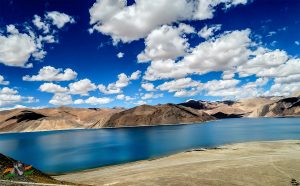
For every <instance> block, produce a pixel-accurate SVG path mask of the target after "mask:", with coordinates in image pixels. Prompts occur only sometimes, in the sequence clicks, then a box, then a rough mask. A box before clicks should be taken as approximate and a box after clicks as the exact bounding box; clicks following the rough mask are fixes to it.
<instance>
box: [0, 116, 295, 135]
mask: <svg viewBox="0 0 300 186" xmlns="http://www.w3.org/2000/svg"><path fill="white" fill-rule="evenodd" d="M263 118H266V119H271V118H274V119H275V118H300V116H275V117H241V118H223V119H216V120H209V121H203V122H190V123H175V124H158V125H139V126H120V127H102V128H70V129H56V130H36V131H21V132H0V135H1V134H19V133H35V132H62V131H66V132H68V131H77V130H99V129H124V128H125V129H126V128H142V127H159V126H180V125H197V124H203V123H208V122H216V121H221V120H227V119H263Z"/></svg>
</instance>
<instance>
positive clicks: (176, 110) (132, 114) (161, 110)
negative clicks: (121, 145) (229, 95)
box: [104, 104, 215, 127]
mask: <svg viewBox="0 0 300 186" xmlns="http://www.w3.org/2000/svg"><path fill="white" fill-rule="evenodd" d="M214 119H215V118H214V117H212V116H210V115H208V114H206V113H205V112H203V111H198V110H195V109H192V108H188V107H184V106H181V105H175V104H164V105H157V106H150V105H142V106H138V107H134V108H131V109H128V110H125V111H122V112H119V113H116V114H114V115H113V116H112V117H111V118H110V119H109V120H108V121H107V122H106V124H105V125H104V127H122V126H141V125H159V124H177V123H193V122H204V121H209V120H214Z"/></svg>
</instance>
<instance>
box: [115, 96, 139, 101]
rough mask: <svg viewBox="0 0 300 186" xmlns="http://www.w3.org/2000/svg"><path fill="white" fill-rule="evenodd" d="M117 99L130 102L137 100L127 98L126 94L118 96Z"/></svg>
mask: <svg viewBox="0 0 300 186" xmlns="http://www.w3.org/2000/svg"><path fill="white" fill-rule="evenodd" d="M116 99H118V100H125V101H130V100H134V99H135V98H133V97H130V96H125V95H124V94H119V95H117V96H116Z"/></svg>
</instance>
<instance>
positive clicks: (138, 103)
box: [133, 100, 147, 105]
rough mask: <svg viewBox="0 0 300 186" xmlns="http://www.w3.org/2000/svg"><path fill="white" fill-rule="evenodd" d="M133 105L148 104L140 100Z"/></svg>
mask: <svg viewBox="0 0 300 186" xmlns="http://www.w3.org/2000/svg"><path fill="white" fill-rule="evenodd" d="M133 104H135V105H145V104H147V102H146V101H144V100H139V101H137V102H135V103H133Z"/></svg>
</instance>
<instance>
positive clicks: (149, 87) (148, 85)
mask: <svg viewBox="0 0 300 186" xmlns="http://www.w3.org/2000/svg"><path fill="white" fill-rule="evenodd" d="M141 87H142V88H143V89H145V90H146V91H155V87H154V85H153V84H152V83H142V85H141Z"/></svg>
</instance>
